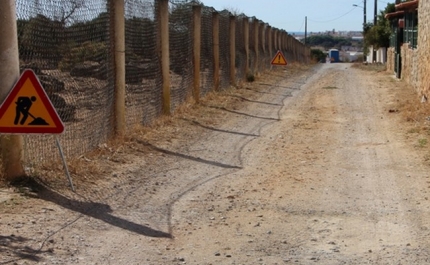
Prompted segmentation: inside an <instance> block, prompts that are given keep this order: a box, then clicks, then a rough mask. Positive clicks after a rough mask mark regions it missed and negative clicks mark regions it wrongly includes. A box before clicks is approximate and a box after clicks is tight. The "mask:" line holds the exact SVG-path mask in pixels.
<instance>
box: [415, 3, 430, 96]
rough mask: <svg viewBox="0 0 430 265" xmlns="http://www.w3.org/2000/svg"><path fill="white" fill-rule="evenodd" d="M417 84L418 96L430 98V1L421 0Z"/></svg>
mask: <svg viewBox="0 0 430 265" xmlns="http://www.w3.org/2000/svg"><path fill="white" fill-rule="evenodd" d="M416 67H417V68H418V69H417V71H418V82H417V90H418V92H419V94H420V95H425V96H426V97H427V98H430V1H427V0H421V1H420V3H419V8H418V61H417V65H416Z"/></svg>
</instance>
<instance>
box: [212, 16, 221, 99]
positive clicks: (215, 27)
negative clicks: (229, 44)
mask: <svg viewBox="0 0 430 265" xmlns="http://www.w3.org/2000/svg"><path fill="white" fill-rule="evenodd" d="M212 40H213V71H214V72H213V82H214V90H215V91H218V90H219V86H220V76H219V70H220V62H219V57H220V48H219V13H218V12H213V13H212Z"/></svg>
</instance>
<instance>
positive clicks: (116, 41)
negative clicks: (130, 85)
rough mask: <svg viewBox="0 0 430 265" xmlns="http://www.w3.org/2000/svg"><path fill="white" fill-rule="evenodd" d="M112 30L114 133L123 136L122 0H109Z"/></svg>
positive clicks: (124, 121)
mask: <svg viewBox="0 0 430 265" xmlns="http://www.w3.org/2000/svg"><path fill="white" fill-rule="evenodd" d="M110 6H111V8H110V12H111V18H113V19H112V25H111V27H112V30H113V34H112V35H113V55H114V71H115V73H114V79H115V110H114V119H115V122H114V124H115V133H116V135H117V136H120V137H123V136H124V135H125V131H126V119H125V17H124V12H125V11H124V0H110Z"/></svg>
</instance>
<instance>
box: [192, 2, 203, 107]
mask: <svg viewBox="0 0 430 265" xmlns="http://www.w3.org/2000/svg"><path fill="white" fill-rule="evenodd" d="M201 47H202V6H200V5H196V6H193V65H194V81H193V82H194V84H193V97H194V100H195V101H196V103H198V102H199V101H200V55H201Z"/></svg>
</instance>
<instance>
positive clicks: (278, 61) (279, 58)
mask: <svg viewBox="0 0 430 265" xmlns="http://www.w3.org/2000/svg"><path fill="white" fill-rule="evenodd" d="M271 64H272V65H287V60H286V59H285V57H284V55H283V54H282V52H281V51H278V52H277V53H276V55H275V57H273V60H272V62H271Z"/></svg>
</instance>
